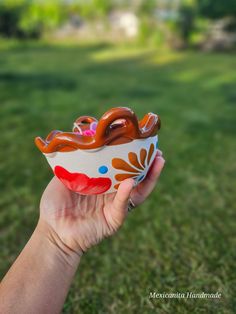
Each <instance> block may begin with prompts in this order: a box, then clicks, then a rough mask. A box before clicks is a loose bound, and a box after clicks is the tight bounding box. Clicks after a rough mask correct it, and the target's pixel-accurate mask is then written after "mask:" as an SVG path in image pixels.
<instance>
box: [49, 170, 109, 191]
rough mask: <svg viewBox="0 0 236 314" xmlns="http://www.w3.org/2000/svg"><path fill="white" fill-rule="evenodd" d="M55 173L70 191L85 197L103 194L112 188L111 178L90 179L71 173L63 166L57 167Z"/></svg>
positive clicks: (82, 174) (81, 174) (83, 175)
mask: <svg viewBox="0 0 236 314" xmlns="http://www.w3.org/2000/svg"><path fill="white" fill-rule="evenodd" d="M54 173H55V175H56V176H57V178H58V179H59V180H60V181H61V182H62V183H63V184H64V185H65V186H66V187H67V188H68V189H69V190H71V191H74V192H77V193H80V194H84V195H91V194H101V193H104V192H106V191H107V190H109V189H110V187H111V180H110V179H109V178H101V177H99V178H90V177H88V176H87V175H86V174H84V173H79V172H75V173H71V172H69V171H67V170H66V169H65V168H63V167H61V166H56V167H55V168H54Z"/></svg>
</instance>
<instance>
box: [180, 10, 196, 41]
mask: <svg viewBox="0 0 236 314" xmlns="http://www.w3.org/2000/svg"><path fill="white" fill-rule="evenodd" d="M195 17H196V10H195V7H194V5H190V4H183V5H181V6H180V8H179V17H178V19H177V28H178V30H179V34H180V37H181V39H182V40H183V42H184V44H187V45H188V44H189V40H190V36H191V34H192V32H193V29H194V22H195Z"/></svg>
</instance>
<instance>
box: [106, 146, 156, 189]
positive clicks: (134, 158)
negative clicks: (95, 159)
mask: <svg viewBox="0 0 236 314" xmlns="http://www.w3.org/2000/svg"><path fill="white" fill-rule="evenodd" d="M153 153H154V144H153V143H152V144H151V145H150V147H149V149H148V151H147V150H146V149H145V148H142V149H141V150H140V152H139V156H138V155H137V154H136V153H134V152H129V153H128V160H129V161H128V162H127V161H125V160H124V159H121V158H113V159H112V166H113V167H114V168H115V169H118V170H121V171H122V172H121V173H118V174H116V175H115V179H116V180H117V181H119V182H121V181H123V180H125V179H127V178H133V179H134V180H135V181H136V182H140V181H142V180H143V178H144V177H145V176H146V174H147V171H148V169H149V166H150V161H151V159H152V156H153ZM119 185H120V183H118V184H115V185H114V188H115V189H118V187H119Z"/></svg>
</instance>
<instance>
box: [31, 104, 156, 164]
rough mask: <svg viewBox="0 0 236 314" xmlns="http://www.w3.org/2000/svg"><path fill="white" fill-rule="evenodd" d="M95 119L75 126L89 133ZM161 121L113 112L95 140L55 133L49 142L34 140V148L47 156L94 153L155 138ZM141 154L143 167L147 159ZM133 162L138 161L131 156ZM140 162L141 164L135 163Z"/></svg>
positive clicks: (125, 111)
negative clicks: (79, 150) (104, 147)
mask: <svg viewBox="0 0 236 314" xmlns="http://www.w3.org/2000/svg"><path fill="white" fill-rule="evenodd" d="M93 121H96V119H95V118H93V117H89V116H83V117H80V118H78V119H77V120H76V122H80V123H83V130H86V129H89V125H90V123H92V122H93ZM160 125H161V123H160V118H159V116H158V115H156V114H154V113H148V114H146V115H145V116H144V117H143V118H142V120H140V121H138V119H137V117H136V115H135V113H134V112H133V111H132V110H131V109H129V108H126V107H117V108H112V109H110V110H109V111H107V112H106V113H105V114H104V115H103V116H102V117H101V119H100V120H99V121H98V125H97V129H96V133H95V135H93V136H84V135H81V134H78V133H76V132H62V131H58V130H56V131H52V132H51V133H50V134H49V135H48V136H47V137H46V139H42V138H41V137H36V138H35V144H36V146H37V147H38V148H39V150H40V151H41V152H42V153H44V154H48V153H53V152H58V151H59V152H69V151H74V150H77V149H94V148H98V147H101V146H104V145H117V144H123V143H128V142H130V141H132V140H135V139H143V138H147V137H150V136H154V135H156V133H157V131H158V130H159V129H160ZM145 154H146V153H145V152H143V153H142V157H141V164H142V166H144V164H143V162H144V159H146V155H145ZM129 158H131V160H132V159H135V157H134V156H133V155H130V157H129ZM136 162H138V161H136Z"/></svg>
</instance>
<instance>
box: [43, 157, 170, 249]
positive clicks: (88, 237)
mask: <svg viewBox="0 0 236 314" xmlns="http://www.w3.org/2000/svg"><path fill="white" fill-rule="evenodd" d="M163 165H164V159H163V158H162V157H160V156H159V157H157V158H156V160H155V162H154V163H153V167H152V169H151V171H150V173H149V175H148V177H147V178H146V179H145V180H144V181H143V182H142V183H141V184H140V185H139V186H138V187H135V188H134V189H132V188H133V180H132V179H126V180H125V181H123V182H122V184H120V187H119V189H118V191H117V193H111V194H105V195H89V196H85V195H80V194H76V193H74V192H71V191H70V190H68V189H67V188H66V187H65V186H64V185H63V184H62V183H61V182H60V181H59V180H58V179H57V178H56V177H54V178H53V179H52V180H51V182H50V183H49V185H48V186H47V188H46V190H45V191H44V193H43V196H42V199H41V206H40V208H41V212H40V216H41V218H42V219H43V220H44V221H46V222H47V223H49V224H50V226H51V227H52V228H53V229H54V231H55V232H56V233H57V235H58V236H59V237H60V239H61V240H62V241H63V242H64V243H65V244H66V245H67V246H69V247H70V248H71V249H73V250H75V251H77V250H79V249H82V251H86V250H87V249H88V248H89V247H91V246H93V245H95V244H96V243H98V242H100V241H101V240H102V239H103V238H104V237H107V236H109V235H111V234H113V233H114V232H116V231H117V230H118V228H119V227H120V226H121V225H122V223H123V221H124V219H125V217H126V214H127V202H128V199H129V197H130V196H131V198H132V200H133V201H134V203H135V204H137V205H138V204H140V203H142V202H143V201H144V200H145V198H146V197H147V196H148V195H149V194H150V192H151V191H152V189H153V188H154V186H155V183H156V180H157V178H158V177H159V175H160V172H161V170H162V167H163Z"/></svg>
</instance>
